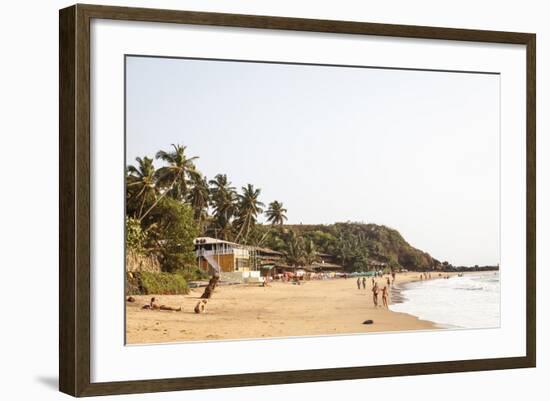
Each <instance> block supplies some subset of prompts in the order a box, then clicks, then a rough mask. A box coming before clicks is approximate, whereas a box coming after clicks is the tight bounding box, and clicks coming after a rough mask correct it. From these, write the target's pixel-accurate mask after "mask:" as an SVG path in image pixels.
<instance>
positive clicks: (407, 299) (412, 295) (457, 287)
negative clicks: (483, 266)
mask: <svg viewBox="0 0 550 401" xmlns="http://www.w3.org/2000/svg"><path fill="white" fill-rule="evenodd" d="M401 296H402V297H403V298H404V299H403V302H402V303H397V304H394V305H390V309H391V310H393V311H396V312H403V313H408V314H410V315H414V316H417V317H419V318H420V319H423V320H430V321H432V322H434V323H437V324H439V325H441V326H444V327H449V328H470V329H474V328H491V327H499V326H500V275H499V273H498V272H496V273H495V272H482V273H479V274H475V273H469V274H465V275H464V276H463V277H458V276H454V277H451V278H449V279H442V278H433V279H431V280H426V281H416V282H412V283H408V284H404V285H403V286H402V287H401Z"/></svg>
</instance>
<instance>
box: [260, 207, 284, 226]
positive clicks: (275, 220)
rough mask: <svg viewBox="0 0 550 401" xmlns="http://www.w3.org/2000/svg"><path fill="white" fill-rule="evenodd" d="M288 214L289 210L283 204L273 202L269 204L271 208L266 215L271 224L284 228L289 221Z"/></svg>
mask: <svg viewBox="0 0 550 401" xmlns="http://www.w3.org/2000/svg"><path fill="white" fill-rule="evenodd" d="M286 212H287V210H286V209H285V208H284V207H283V203H282V202H279V201H273V202H271V203H270V204H269V208H268V209H267V211H266V212H265V214H266V216H267V221H268V222H269V223H271V224H272V225H279V226H282V225H283V223H284V222H285V220H287V217H286V214H285V213H286Z"/></svg>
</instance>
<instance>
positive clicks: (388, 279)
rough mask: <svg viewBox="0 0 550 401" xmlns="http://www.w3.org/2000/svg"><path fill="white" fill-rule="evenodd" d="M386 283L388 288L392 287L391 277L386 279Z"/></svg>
mask: <svg viewBox="0 0 550 401" xmlns="http://www.w3.org/2000/svg"><path fill="white" fill-rule="evenodd" d="M386 283H387V284H388V287H389V286H390V285H391V281H390V276H388V278H387V279H386Z"/></svg>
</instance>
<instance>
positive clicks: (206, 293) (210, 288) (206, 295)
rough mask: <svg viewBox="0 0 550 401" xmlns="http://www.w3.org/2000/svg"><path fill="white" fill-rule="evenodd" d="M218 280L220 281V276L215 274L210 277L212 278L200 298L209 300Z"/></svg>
mask: <svg viewBox="0 0 550 401" xmlns="http://www.w3.org/2000/svg"><path fill="white" fill-rule="evenodd" d="M219 279H220V276H218V275H217V274H216V275H214V276H212V278H211V279H210V281H209V282H208V285H207V286H206V288H205V289H204V292H203V293H202V295H201V298H205V299H210V297H211V296H212V294H213V293H214V289H215V288H216V285H218V280H219Z"/></svg>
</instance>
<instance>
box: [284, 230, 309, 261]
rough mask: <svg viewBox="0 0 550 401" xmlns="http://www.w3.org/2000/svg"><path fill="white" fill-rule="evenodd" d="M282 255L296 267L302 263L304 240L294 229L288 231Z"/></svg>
mask: <svg viewBox="0 0 550 401" xmlns="http://www.w3.org/2000/svg"><path fill="white" fill-rule="evenodd" d="M285 245H286V247H285V250H284V255H285V259H286V261H287V263H288V264H289V265H291V266H294V267H298V266H300V265H302V264H303V263H304V241H303V238H302V237H298V236H297V235H296V233H295V232H294V231H292V230H291V231H290V232H289V233H288V235H287V237H286V238H285Z"/></svg>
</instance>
